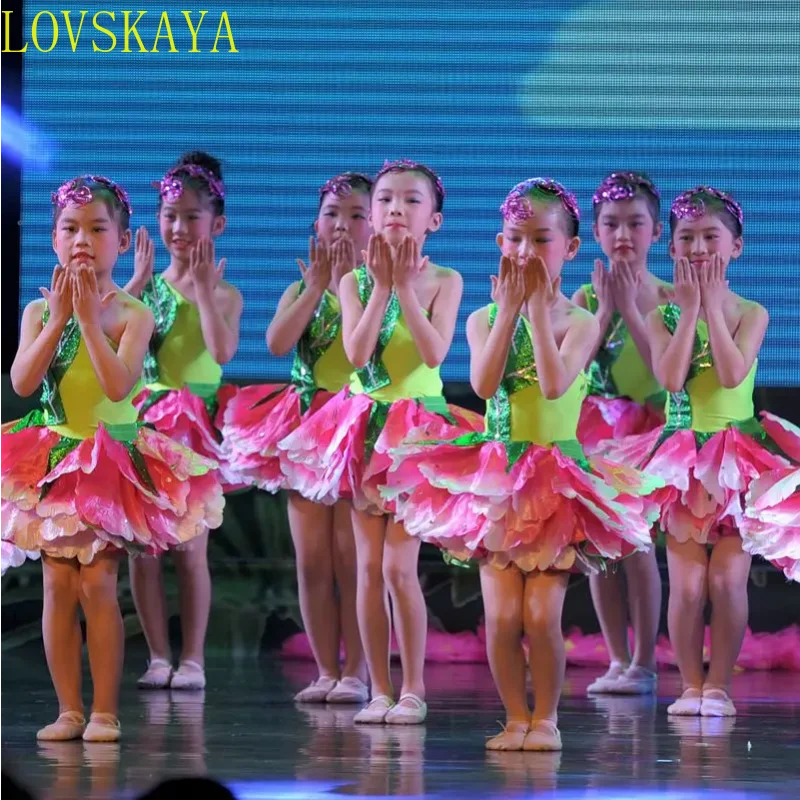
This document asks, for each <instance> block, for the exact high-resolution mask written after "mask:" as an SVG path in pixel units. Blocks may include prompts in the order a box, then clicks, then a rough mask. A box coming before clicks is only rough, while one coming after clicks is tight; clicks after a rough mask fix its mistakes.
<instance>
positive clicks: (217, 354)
mask: <svg viewBox="0 0 800 800" xmlns="http://www.w3.org/2000/svg"><path fill="white" fill-rule="evenodd" d="M235 354H236V351H235V350H233V349H231V348H229V349H227V350H225V349H222V348H219V349H214V350H212V351H211V357H212V358H213V359H214V361H216V362H217V364H219V365H220V366H222V365H223V364H227V363H228V362H229V361H230V360H231V359H232V358H233V357H234V355H235Z"/></svg>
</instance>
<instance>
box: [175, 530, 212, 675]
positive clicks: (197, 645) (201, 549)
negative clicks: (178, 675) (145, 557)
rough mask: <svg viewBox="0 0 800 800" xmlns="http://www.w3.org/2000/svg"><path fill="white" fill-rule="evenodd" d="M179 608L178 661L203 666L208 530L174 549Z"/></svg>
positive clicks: (208, 596) (208, 580) (207, 606)
mask: <svg viewBox="0 0 800 800" xmlns="http://www.w3.org/2000/svg"><path fill="white" fill-rule="evenodd" d="M172 557H173V558H174V559H175V572H176V573H177V576H178V599H179V604H180V612H181V639H182V645H181V661H193V662H195V663H196V664H199V665H200V666H203V663H204V658H205V653H204V651H205V644H206V630H207V629H208V616H209V614H210V613H211V575H210V573H209V571H208V531H206V532H205V533H204V534H202V535H200V536H197V537H196V538H194V539H192V541H191V542H189V543H188V544H187V545H185V546H184V547H182V548H181V549H180V550H175V551H174V553H173V556H172Z"/></svg>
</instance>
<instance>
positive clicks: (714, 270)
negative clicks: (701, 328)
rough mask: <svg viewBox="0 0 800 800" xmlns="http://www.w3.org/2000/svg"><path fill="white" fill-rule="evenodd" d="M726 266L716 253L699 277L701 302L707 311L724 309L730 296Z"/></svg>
mask: <svg viewBox="0 0 800 800" xmlns="http://www.w3.org/2000/svg"><path fill="white" fill-rule="evenodd" d="M725 270H726V265H725V263H724V262H723V260H722V256H720V255H719V253H714V254H713V255H712V256H711V258H710V259H709V263H708V266H707V267H706V268H705V270H704V271H703V273H702V274H701V275H700V276H699V279H700V301H701V302H702V304H703V308H704V309H705V310H706V311H713V310H715V309H719V308H722V305H723V303H724V302H725V297H726V296H727V294H728V281H727V279H726V277H725Z"/></svg>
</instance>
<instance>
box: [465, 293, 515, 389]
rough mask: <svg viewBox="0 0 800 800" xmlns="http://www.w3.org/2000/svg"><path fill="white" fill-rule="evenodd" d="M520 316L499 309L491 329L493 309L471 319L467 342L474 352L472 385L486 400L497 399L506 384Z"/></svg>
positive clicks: (484, 309)
mask: <svg viewBox="0 0 800 800" xmlns="http://www.w3.org/2000/svg"><path fill="white" fill-rule="evenodd" d="M517 318H518V315H517V313H516V312H514V311H513V310H509V309H508V308H506V309H500V308H498V311H497V317H496V318H495V321H494V325H492V327H491V329H490V328H489V309H488V307H486V308H479V309H478V310H477V311H474V312H473V313H472V314H470V315H469V319H467V342H468V343H469V352H470V383H471V384H472V388H473V389H474V390H475V394H477V395H478V397H480V398H482V399H483V400H488V399H489V398H490V397H493V396H494V394H495V392H496V391H497V387H498V386H500V381H502V380H503V374H504V372H505V368H506V362H507V361H508V353H509V350H510V349H511V341H512V339H513V337H514V330H515V328H516V324H517Z"/></svg>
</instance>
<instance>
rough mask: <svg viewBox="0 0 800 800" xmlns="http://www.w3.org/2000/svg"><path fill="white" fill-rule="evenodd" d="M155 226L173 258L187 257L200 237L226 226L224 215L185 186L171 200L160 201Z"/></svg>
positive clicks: (217, 231)
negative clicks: (216, 212)
mask: <svg viewBox="0 0 800 800" xmlns="http://www.w3.org/2000/svg"><path fill="white" fill-rule="evenodd" d="M158 226H159V231H160V233H161V241H163V242H164V246H165V247H166V248H167V250H168V251H169V254H170V255H171V256H172V257H173V258H174V259H175V260H176V261H188V260H189V255H190V253H191V251H192V247H194V245H195V244H196V243H197V242H198V241H199V240H200V239H202V238H203V237H209V238H210V237H215V236H219V235H220V234H221V233H222V231H224V230H225V217H224V216H219V217H218V216H215V214H214V212H213V211H212V209H211V207H210V205H209V201H208V200H207V199H206V198H204V197H201V196H200V195H199V194H198V193H197V192H196V191H194V189H189V188H188V187H186V188H184V190H183V194H182V195H181V196H180V197H179V198H178V199H177V200H176V201H175V202H174V203H168V202H167V201H166V200H164V201H163V203H162V205H161V208H160V209H159V211H158Z"/></svg>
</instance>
